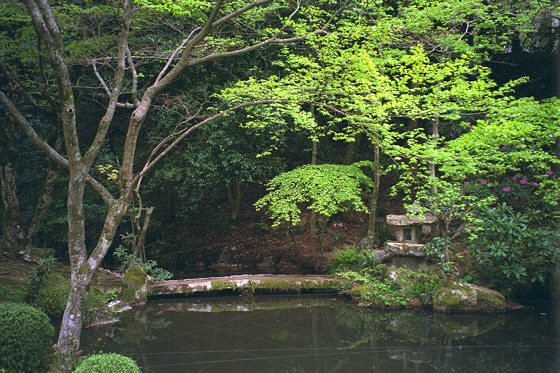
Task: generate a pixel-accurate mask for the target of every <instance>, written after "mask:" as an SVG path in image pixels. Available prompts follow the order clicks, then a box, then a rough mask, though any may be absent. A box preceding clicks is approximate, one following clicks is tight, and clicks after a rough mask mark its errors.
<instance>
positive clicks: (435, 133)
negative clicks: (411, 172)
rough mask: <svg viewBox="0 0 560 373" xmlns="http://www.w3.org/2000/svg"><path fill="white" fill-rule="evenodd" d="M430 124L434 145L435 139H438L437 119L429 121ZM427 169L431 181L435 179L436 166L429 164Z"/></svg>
mask: <svg viewBox="0 0 560 373" xmlns="http://www.w3.org/2000/svg"><path fill="white" fill-rule="evenodd" d="M431 123H432V140H433V141H434V143H435V141H437V139H439V118H436V119H433V120H431ZM434 146H435V145H434ZM428 168H429V170H430V176H431V177H432V179H435V177H436V165H435V164H434V163H433V162H430V164H429V165H428Z"/></svg>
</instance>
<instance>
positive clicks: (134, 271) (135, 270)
mask: <svg viewBox="0 0 560 373" xmlns="http://www.w3.org/2000/svg"><path fill="white" fill-rule="evenodd" d="M147 298H148V275H147V274H146V272H145V271H144V270H143V269H142V268H140V266H137V265H136V266H132V267H130V269H129V270H128V271H127V272H126V274H125V275H124V278H123V287H122V290H121V292H120V294H119V299H120V300H122V301H125V302H140V303H143V302H146V300H147Z"/></svg>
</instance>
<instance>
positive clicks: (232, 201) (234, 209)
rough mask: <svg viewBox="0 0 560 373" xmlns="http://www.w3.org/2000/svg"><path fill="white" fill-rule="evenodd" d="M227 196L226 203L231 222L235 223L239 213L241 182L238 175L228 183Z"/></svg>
mask: <svg viewBox="0 0 560 373" xmlns="http://www.w3.org/2000/svg"><path fill="white" fill-rule="evenodd" d="M232 184H234V186H235V193H234V192H233V189H234V188H233V187H232ZM227 196H228V202H229V205H230V207H231V217H230V218H231V221H233V222H235V221H237V218H238V217H239V212H240V211H241V197H242V193H241V180H240V179H239V175H238V176H236V177H235V179H234V180H233V181H230V182H229V183H228V185H227Z"/></svg>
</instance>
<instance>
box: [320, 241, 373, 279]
mask: <svg viewBox="0 0 560 373" xmlns="http://www.w3.org/2000/svg"><path fill="white" fill-rule="evenodd" d="M334 254H335V255H334V257H333V258H332V259H331V260H330V261H329V263H328V264H327V269H328V271H329V273H331V274H337V273H339V272H342V271H348V270H350V271H358V272H359V271H362V270H364V269H365V270H371V269H372V268H376V267H377V266H378V265H379V260H378V258H377V256H376V255H375V253H374V252H372V251H370V250H363V249H361V248H359V247H355V246H347V247H346V249H344V250H338V249H337V250H335V252H334Z"/></svg>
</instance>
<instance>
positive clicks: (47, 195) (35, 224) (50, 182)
mask: <svg viewBox="0 0 560 373" xmlns="http://www.w3.org/2000/svg"><path fill="white" fill-rule="evenodd" d="M60 171H61V170H60V166H58V165H56V164H55V163H53V162H50V163H49V168H48V170H47V175H46V177H45V183H44V185H43V191H42V192H41V196H40V197H39V199H38V200H37V205H36V206H35V211H34V212H33V218H32V219H31V223H30V224H29V228H28V229H27V239H26V241H27V245H28V246H31V247H33V246H37V245H38V244H39V242H38V239H37V230H38V229H39V226H40V224H41V223H42V222H43V217H44V216H45V214H46V213H47V211H48V210H49V205H50V202H51V201H52V199H53V195H54V192H55V188H56V181H57V180H58V178H59V177H60Z"/></svg>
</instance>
